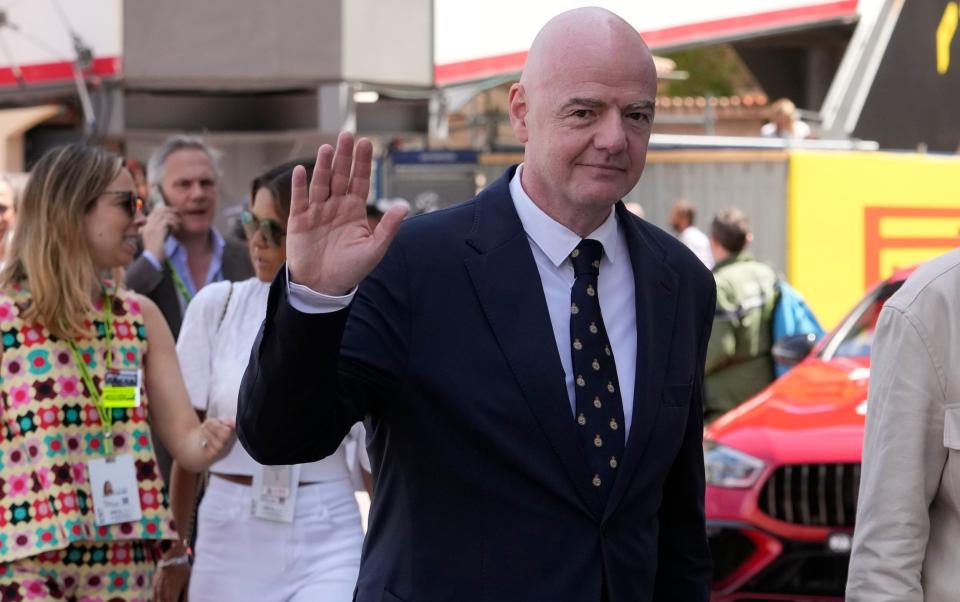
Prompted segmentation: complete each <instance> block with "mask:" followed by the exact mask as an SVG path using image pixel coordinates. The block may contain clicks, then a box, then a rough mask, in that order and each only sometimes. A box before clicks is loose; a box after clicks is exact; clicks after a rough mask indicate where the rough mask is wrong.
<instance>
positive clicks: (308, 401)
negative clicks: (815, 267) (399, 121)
mask: <svg viewBox="0 0 960 602" xmlns="http://www.w3.org/2000/svg"><path fill="white" fill-rule="evenodd" d="M656 89H657V78H656V70H655V68H654V65H653V60H652V57H651V54H650V51H649V50H648V49H647V47H646V45H645V44H644V42H643V40H642V39H641V38H640V36H639V35H638V34H637V32H636V30H635V29H634V28H633V27H631V26H630V25H629V24H628V23H626V22H625V21H623V20H622V19H620V18H619V17H617V16H616V15H614V14H612V13H610V12H608V11H605V10H602V9H596V8H590V9H577V10H574V11H570V12H566V13H563V14H561V15H559V16H557V17H555V18H554V19H552V20H551V21H550V22H549V23H548V24H547V25H546V26H545V27H544V28H543V29H542V30H541V31H540V33H539V34H538V36H537V38H536V39H535V40H534V42H533V44H532V46H531V49H530V52H529V55H528V57H527V62H526V66H525V68H524V70H523V75H522V76H521V78H520V81H519V83H517V84H515V85H514V86H513V88H512V89H511V91H510V97H509V102H510V118H511V123H512V126H513V129H514V132H515V133H516V135H517V137H518V138H519V140H520V141H521V142H522V143H523V144H524V145H525V150H524V162H523V163H522V164H521V165H520V166H514V167H511V168H510V169H509V170H507V172H506V173H505V174H504V175H503V177H501V178H500V179H499V180H497V181H496V182H494V183H493V184H492V185H490V186H489V187H488V188H487V189H485V190H484V191H483V192H481V193H480V194H479V195H478V196H477V197H476V198H474V199H471V200H469V201H467V202H465V203H463V204H460V205H457V206H454V207H452V208H449V209H446V210H443V211H439V212H435V213H431V214H428V215H424V216H418V217H415V218H412V219H410V220H407V221H405V222H403V225H402V226H401V221H402V220H403V217H404V215H405V211H404V210H403V209H399V208H396V209H391V210H390V211H389V212H388V213H387V214H386V215H385V216H384V218H383V220H382V222H381V223H380V224H379V226H377V227H376V228H375V229H373V230H371V229H370V228H369V226H367V222H366V217H365V213H364V203H365V199H366V197H367V192H368V189H369V178H370V169H371V167H370V166H371V160H372V152H373V151H372V146H371V144H370V142H369V141H366V140H363V139H361V140H359V141H357V142H356V143H354V139H353V137H352V136H351V135H349V134H342V135H341V136H340V138H339V140H338V142H337V146H336V148H335V149H334V148H332V147H330V146H323V147H321V148H320V151H319V154H318V160H317V166H316V170H315V171H314V176H313V180H312V184H311V186H310V188H309V190H308V189H307V186H306V184H305V174H304V173H303V171H302V170H298V171H297V172H295V174H294V188H295V192H294V198H293V202H292V208H291V215H290V222H289V224H288V233H287V258H288V262H289V263H288V270H287V271H286V273H282V274H281V275H280V276H279V277H278V279H277V281H276V282H274V284H273V287H272V289H271V295H270V301H269V306H268V310H267V317H266V320H265V322H264V324H263V327H262V330H261V333H260V336H259V338H258V340H257V342H256V344H255V346H254V349H253V352H252V354H251V359H250V364H249V366H248V368H247V372H246V375H245V377H244V382H243V386H242V388H241V394H240V408H239V415H238V432H239V436H240V439H241V441H242V442H243V445H244V446H245V447H246V449H247V450H248V451H249V452H250V453H251V455H252V456H253V457H254V458H255V459H257V460H258V461H261V462H264V463H268V464H291V463H300V462H309V461H313V460H316V459H318V458H320V457H322V456H324V455H326V454H329V453H332V452H333V451H334V450H335V449H336V448H337V446H338V445H339V443H340V441H341V440H342V439H343V436H344V435H345V434H346V433H347V431H348V430H349V429H350V426H351V425H352V424H354V423H355V422H357V421H360V420H365V421H366V422H367V425H368V433H369V436H370V441H369V451H370V456H371V460H372V463H373V472H374V478H375V495H374V498H373V506H372V510H371V518H370V531H369V533H368V535H367V540H366V543H365V547H364V554H363V561H362V564H361V568H360V577H359V581H358V584H357V590H356V595H355V599H356V600H358V601H359V602H381V601H401V602H403V601H405V602H424V601H440V600H445V601H447V600H448V601H455V602H475V601H476V602H480V601H491V602H514V601H515V602H532V601H550V602H554V601H566V600H569V601H571V602H600V601H610V602H643V601H650V600H656V601H658V602H659V601H668V600H675V601H677V602H698V601H703V602H706V601H707V600H708V599H709V580H710V555H709V549H708V546H707V539H706V534H705V524H704V513H703V496H704V474H703V452H702V448H701V444H702V443H701V438H702V429H703V423H702V409H701V407H702V406H701V403H702V385H703V365H704V354H705V351H706V346H707V341H708V339H709V336H710V326H711V324H712V320H713V314H714V304H715V298H716V291H715V287H714V283H713V277H712V276H711V274H710V272H709V271H707V269H706V268H705V267H704V266H703V264H702V263H701V262H700V260H698V259H697V258H696V256H694V255H693V254H692V253H691V252H690V251H689V250H688V249H687V248H686V247H685V246H684V245H683V244H682V243H680V242H679V241H677V240H676V239H675V238H674V237H673V236H671V235H669V234H666V233H665V232H663V231H661V230H659V229H657V228H656V227H654V226H651V225H650V224H648V223H647V222H645V221H643V220H641V219H639V218H637V217H635V216H633V215H632V214H631V213H630V212H628V211H627V210H626V209H625V208H624V206H623V204H622V203H621V202H620V199H621V198H622V197H623V196H624V195H626V194H627V193H628V192H629V191H630V190H631V189H632V188H633V187H634V186H635V185H636V184H637V181H638V180H639V178H640V174H641V172H642V171H643V167H644V162H645V158H646V152H647V144H648V141H649V137H650V132H651V129H652V122H653V115H654V101H655V98H656Z"/></svg>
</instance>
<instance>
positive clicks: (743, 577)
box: [704, 270, 911, 602]
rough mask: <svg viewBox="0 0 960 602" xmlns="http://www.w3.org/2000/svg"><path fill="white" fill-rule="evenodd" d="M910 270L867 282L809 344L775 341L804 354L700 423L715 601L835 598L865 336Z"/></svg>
mask: <svg viewBox="0 0 960 602" xmlns="http://www.w3.org/2000/svg"><path fill="white" fill-rule="evenodd" d="M910 271H911V270H904V271H901V272H898V273H896V274H894V275H893V276H892V277H891V278H889V279H888V280H886V281H885V282H883V283H881V284H880V285H879V286H877V287H875V288H874V289H873V290H871V291H870V292H869V293H868V294H867V296H866V297H865V298H864V299H863V300H862V301H861V302H860V303H859V304H858V305H857V306H856V307H855V308H854V309H853V311H852V312H851V313H850V314H849V315H848V316H847V317H846V318H845V319H844V320H843V321H842V322H841V323H840V326H838V327H837V328H836V329H835V330H834V331H833V332H831V333H830V334H828V335H827V336H825V337H824V338H823V339H822V340H820V341H819V342H817V343H816V344H815V345H814V344H813V342H807V341H804V340H802V339H796V340H792V341H790V340H788V341H783V342H781V344H779V345H778V346H777V349H775V354H777V353H779V355H780V356H781V358H782V357H784V356H788V355H789V354H790V353H793V354H794V355H795V357H797V360H798V361H799V359H800V358H803V357H805V359H803V360H802V361H800V363H799V364H798V365H796V366H795V367H794V368H793V369H792V370H790V371H789V372H788V373H787V374H785V375H784V376H783V377H781V378H780V379H778V380H777V381H775V382H774V383H773V384H771V385H770V386H769V387H767V389H766V390H764V391H763V392H762V393H760V394H759V395H758V396H756V397H754V398H753V399H751V400H750V401H748V402H746V403H744V404H743V405H741V406H740V407H738V408H736V409H734V410H733V411H731V412H729V413H727V414H725V415H724V416H722V417H721V418H719V419H718V420H717V421H716V422H714V423H713V424H711V425H710V426H708V427H707V429H706V432H705V436H704V459H705V463H706V476H707V497H706V514H707V526H708V533H709V537H710V546H711V549H712V551H713V563H714V574H713V597H712V601H713V602H735V601H737V602H739V601H747V600H764V601H774V600H791V601H826V600H830V601H834V600H843V591H844V586H845V584H846V580H847V564H848V561H849V552H850V544H851V535H852V533H853V521H854V517H855V515H856V508H857V492H858V490H859V486H860V458H861V451H862V447H863V427H864V419H865V416H866V413H867V379H868V377H869V375H870V343H871V341H872V339H873V332H874V328H875V326H876V322H877V316H878V314H879V313H880V308H881V307H882V306H883V303H884V302H885V301H886V300H887V299H888V298H889V297H890V295H892V294H893V293H894V292H895V291H896V290H897V289H898V288H900V286H901V285H902V284H903V281H904V280H905V279H906V277H907V276H908V275H909V273H910ZM805 345H806V346H805Z"/></svg>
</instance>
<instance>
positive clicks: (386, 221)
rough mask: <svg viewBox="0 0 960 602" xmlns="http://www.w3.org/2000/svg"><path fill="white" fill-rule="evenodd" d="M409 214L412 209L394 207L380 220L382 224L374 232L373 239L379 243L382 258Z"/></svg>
mask: <svg viewBox="0 0 960 602" xmlns="http://www.w3.org/2000/svg"><path fill="white" fill-rule="evenodd" d="M409 212H410V209H409V208H407V207H404V206H403V205H394V206H393V207H391V208H390V209H388V210H387V212H386V213H385V214H384V215H383V218H382V219H381V220H380V223H379V224H377V227H376V229H375V230H374V231H373V237H374V239H376V241H377V249H378V250H379V251H380V255H381V257H382V256H383V254H384V253H386V252H387V247H389V246H390V243H391V242H392V241H393V238H394V237H395V236H396V235H397V232H398V231H399V230H400V223H401V222H402V221H403V218H405V217H407V213H409Z"/></svg>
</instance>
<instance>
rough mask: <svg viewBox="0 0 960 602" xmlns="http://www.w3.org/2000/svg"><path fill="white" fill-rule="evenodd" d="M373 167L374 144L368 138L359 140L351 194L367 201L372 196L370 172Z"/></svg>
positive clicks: (351, 182) (351, 180)
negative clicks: (368, 196) (369, 195)
mask: <svg viewBox="0 0 960 602" xmlns="http://www.w3.org/2000/svg"><path fill="white" fill-rule="evenodd" d="M372 166H373V143H372V142H370V140H368V139H367V138H361V139H359V140H357V150H356V155H355V158H354V160H353V176H352V177H351V178H350V190H349V192H350V194H352V195H354V196H357V197H360V198H361V199H363V200H367V195H368V194H370V172H371V170H372Z"/></svg>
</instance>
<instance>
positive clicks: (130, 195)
mask: <svg viewBox="0 0 960 602" xmlns="http://www.w3.org/2000/svg"><path fill="white" fill-rule="evenodd" d="M103 194H109V195H112V196H115V197H117V198H119V199H120V200H121V201H123V206H124V208H125V209H126V210H127V213H129V214H130V217H136V215H137V211H143V199H141V198H140V197H139V196H137V193H136V192H134V191H132V190H107V191H106V192H104V193H103Z"/></svg>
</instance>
